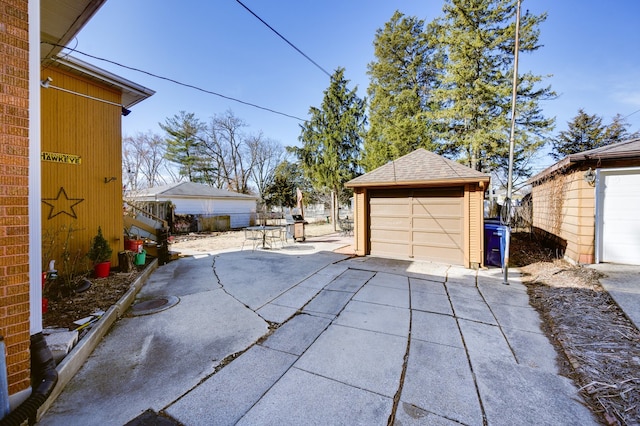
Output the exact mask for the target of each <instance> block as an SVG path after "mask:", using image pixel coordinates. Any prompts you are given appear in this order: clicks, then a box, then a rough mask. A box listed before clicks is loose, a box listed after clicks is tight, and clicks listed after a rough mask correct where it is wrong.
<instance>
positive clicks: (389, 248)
mask: <svg viewBox="0 0 640 426" xmlns="http://www.w3.org/2000/svg"><path fill="white" fill-rule="evenodd" d="M408 250H409V249H408V246H407V242H406V241H403V242H401V243H400V242H399V243H392V242H389V241H371V253H372V254H373V253H375V255H376V256H383V257H398V256H402V257H407V256H408V255H409V251H408Z"/></svg>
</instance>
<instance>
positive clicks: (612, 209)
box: [599, 170, 640, 265]
mask: <svg viewBox="0 0 640 426" xmlns="http://www.w3.org/2000/svg"><path fill="white" fill-rule="evenodd" d="M599 189H600V191H599V197H600V201H601V203H602V210H601V216H600V220H601V222H600V223H601V234H600V235H601V236H602V237H601V240H600V241H601V242H600V244H601V252H600V256H601V257H600V259H601V261H602V262H614V263H626V264H630V265H640V221H638V218H637V216H638V211H639V210H640V170H629V171H627V170H620V171H603V172H602V175H601V178H600V188H599Z"/></svg>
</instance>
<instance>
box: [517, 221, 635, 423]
mask: <svg viewBox="0 0 640 426" xmlns="http://www.w3.org/2000/svg"><path fill="white" fill-rule="evenodd" d="M512 243H513V246H514V252H517V253H518V257H519V260H518V262H520V264H519V266H520V269H521V271H522V273H523V281H524V282H525V284H526V285H527V287H528V291H529V299H530V303H531V305H532V306H534V307H535V308H536V309H537V310H538V312H539V313H540V315H541V316H542V318H543V322H544V328H545V331H546V333H547V335H548V337H549V339H550V340H551V341H552V342H553V343H554V344H555V346H556V348H557V349H558V351H559V354H560V357H559V359H560V360H561V362H560V368H561V371H562V372H563V374H565V375H567V376H568V377H571V378H572V379H573V380H574V381H575V382H576V383H577V385H578V386H579V387H580V390H581V393H582V394H583V396H584V398H585V400H586V401H587V403H588V404H589V406H590V408H591V409H592V411H593V412H594V413H595V414H596V415H598V417H599V418H600V420H601V421H602V422H603V423H604V424H609V425H637V424H639V422H640V332H639V331H638V329H637V328H636V327H635V326H634V325H633V323H632V322H631V321H630V320H629V319H628V318H627V317H626V316H625V315H624V312H622V310H621V309H620V308H619V307H618V305H617V304H616V303H615V301H614V300H613V299H612V298H611V296H610V295H609V294H608V293H607V292H606V291H604V289H603V288H602V286H601V285H600V282H599V280H598V279H599V278H600V277H601V275H600V273H599V272H597V271H595V270H593V269H589V268H585V267H580V266H574V265H572V264H570V263H568V262H566V261H564V260H557V259H554V258H553V253H552V252H550V251H549V250H546V249H544V248H543V247H542V246H541V245H540V244H538V242H537V241H535V240H533V239H532V238H531V237H530V236H529V235H528V234H520V235H519V234H514V236H513V239H512ZM526 259H531V260H534V261H533V262H529V263H527V262H526Z"/></svg>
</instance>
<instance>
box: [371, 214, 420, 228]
mask: <svg viewBox="0 0 640 426" xmlns="http://www.w3.org/2000/svg"><path fill="white" fill-rule="evenodd" d="M410 222H411V221H410V219H409V218H408V217H407V216H404V217H393V216H373V215H372V216H371V229H397V230H400V231H407V230H408V229H409V225H410Z"/></svg>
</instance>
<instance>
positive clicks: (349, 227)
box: [338, 219, 353, 237]
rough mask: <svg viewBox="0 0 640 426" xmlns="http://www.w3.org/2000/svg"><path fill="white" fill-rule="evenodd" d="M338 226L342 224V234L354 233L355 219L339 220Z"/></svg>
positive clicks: (346, 235)
mask: <svg viewBox="0 0 640 426" xmlns="http://www.w3.org/2000/svg"><path fill="white" fill-rule="evenodd" d="M338 226H340V235H342V236H344V237H348V236H351V235H353V221H352V220H350V219H340V220H338Z"/></svg>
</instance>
